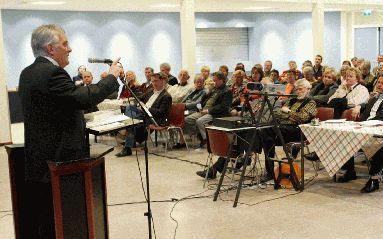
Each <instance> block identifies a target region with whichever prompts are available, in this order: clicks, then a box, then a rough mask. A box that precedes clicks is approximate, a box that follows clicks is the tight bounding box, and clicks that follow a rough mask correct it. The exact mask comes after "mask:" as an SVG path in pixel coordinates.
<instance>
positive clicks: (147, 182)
mask: <svg viewBox="0 0 383 239" xmlns="http://www.w3.org/2000/svg"><path fill="white" fill-rule="evenodd" d="M120 80H121V79H120ZM121 82H122V83H123V84H124V86H125V87H126V89H127V90H129V92H130V93H131V94H132V96H133V98H134V99H135V100H136V101H137V102H138V104H139V105H140V108H141V110H142V112H143V113H144V119H143V121H144V125H145V126H146V122H147V120H146V119H149V120H151V121H152V122H153V123H154V124H155V125H156V126H158V124H157V122H156V121H155V120H154V118H153V116H152V114H151V113H150V112H149V110H148V108H146V106H145V105H144V104H143V103H142V102H141V101H140V100H139V99H138V97H137V96H136V94H134V92H133V91H132V89H131V88H130V87H129V84H128V83H127V82H126V81H123V80H121ZM132 119H133V118H132ZM148 137H150V136H149V135H148ZM144 155H145V176H146V195H147V196H146V197H147V198H146V203H147V205H148V211H147V212H145V213H144V216H146V217H148V229H149V239H152V211H151V208H150V190H149V188H150V184H149V155H148V144H147V139H145V143H144Z"/></svg>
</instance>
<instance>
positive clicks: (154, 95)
mask: <svg viewBox="0 0 383 239" xmlns="http://www.w3.org/2000/svg"><path fill="white" fill-rule="evenodd" d="M163 90H164V89H162V90H158V91H157V90H154V91H153V95H152V96H150V98H149V100H148V102H146V104H145V105H146V107H147V108H148V109H150V107H152V105H153V103H154V101H156V99H157V98H158V96H159V95H160V94H161V92H162V91H163Z"/></svg>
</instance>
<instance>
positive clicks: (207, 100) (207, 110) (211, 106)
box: [185, 71, 233, 147]
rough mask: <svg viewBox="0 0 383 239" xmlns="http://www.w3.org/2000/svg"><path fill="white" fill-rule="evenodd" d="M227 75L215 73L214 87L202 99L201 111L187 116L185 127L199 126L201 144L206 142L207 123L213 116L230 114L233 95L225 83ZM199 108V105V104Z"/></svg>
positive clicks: (189, 128)
mask: <svg viewBox="0 0 383 239" xmlns="http://www.w3.org/2000/svg"><path fill="white" fill-rule="evenodd" d="M225 80H226V78H225V75H224V74H223V73H222V72H220V71H218V72H215V73H214V74H213V81H214V83H215V84H214V88H213V90H212V91H211V92H209V93H208V94H207V95H205V96H204V97H203V98H202V100H201V106H200V112H196V113H193V114H191V115H189V116H187V117H186V118H185V129H188V130H191V129H192V128H195V127H196V128H197V132H198V133H199V134H197V135H198V137H199V139H200V140H201V143H200V146H201V147H203V146H204V145H205V144H206V133H205V125H206V124H208V123H210V122H211V121H212V120H213V118H218V117H225V116H228V115H229V110H230V105H231V102H232V98H233V97H232V95H231V91H230V88H229V87H227V86H226V85H225V83H226V82H225ZM197 108H199V107H198V105H197Z"/></svg>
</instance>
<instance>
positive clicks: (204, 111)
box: [201, 109, 209, 115]
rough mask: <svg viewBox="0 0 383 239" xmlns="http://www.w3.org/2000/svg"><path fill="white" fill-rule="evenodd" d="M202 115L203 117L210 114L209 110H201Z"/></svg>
mask: <svg viewBox="0 0 383 239" xmlns="http://www.w3.org/2000/svg"><path fill="white" fill-rule="evenodd" d="M201 114H202V115H206V114H209V110H207V109H205V110H201Z"/></svg>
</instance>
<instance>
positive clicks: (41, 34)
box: [31, 24, 65, 57]
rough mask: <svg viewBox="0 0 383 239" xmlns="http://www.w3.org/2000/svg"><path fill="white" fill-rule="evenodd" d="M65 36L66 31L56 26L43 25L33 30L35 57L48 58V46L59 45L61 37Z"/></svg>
mask: <svg viewBox="0 0 383 239" xmlns="http://www.w3.org/2000/svg"><path fill="white" fill-rule="evenodd" d="M64 34H65V31H64V29H62V28H61V27H60V26H58V25H54V24H49V25H42V26H39V27H38V28H36V29H35V30H33V32H32V37H31V47H32V51H33V55H34V56H35V57H38V56H48V49H47V45H49V44H56V43H58V42H59V36H60V35H64Z"/></svg>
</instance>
